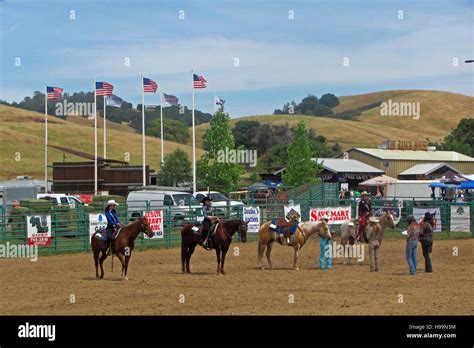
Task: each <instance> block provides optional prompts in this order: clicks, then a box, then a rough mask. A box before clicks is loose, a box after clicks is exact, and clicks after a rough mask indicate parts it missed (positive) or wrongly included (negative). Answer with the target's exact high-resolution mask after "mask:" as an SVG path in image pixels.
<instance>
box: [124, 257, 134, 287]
mask: <svg viewBox="0 0 474 348" xmlns="http://www.w3.org/2000/svg"><path fill="white" fill-rule="evenodd" d="M131 257H132V252H131V251H130V253H129V254H128V255H127V256H125V273H124V276H125V280H128V277H127V271H128V263H129V262H130V258H131Z"/></svg>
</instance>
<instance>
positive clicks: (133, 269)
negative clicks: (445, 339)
mask: <svg viewBox="0 0 474 348" xmlns="http://www.w3.org/2000/svg"><path fill="white" fill-rule="evenodd" d="M232 247H238V248H239V251H240V253H239V255H238V256H235V255H234V254H233V253H230V254H229V255H228V257H227V262H226V271H227V274H226V275H224V276H218V275H217V274H216V273H215V270H216V257H215V253H214V252H208V251H205V250H203V249H201V248H199V249H197V250H196V252H195V255H194V256H193V259H192V260H191V270H192V271H193V272H194V273H193V274H182V273H181V266H180V250H179V249H177V248H176V249H161V250H146V251H139V250H135V251H134V254H133V256H132V259H131V263H130V269H129V277H130V280H129V281H124V280H121V279H120V277H119V267H118V266H119V262H118V259H117V258H115V260H114V267H115V269H114V272H113V273H111V271H110V269H111V267H110V266H111V263H110V262H111V260H110V258H109V259H107V260H106V262H105V264H106V267H105V271H106V274H105V279H103V280H96V279H95V271H94V265H93V259H92V254H84V253H83V254H71V255H57V256H40V257H39V258H38V261H37V262H31V261H30V260H29V259H0V314H1V315H394V314H397V315H437V314H445V315H456V314H457V315H472V314H474V301H472V299H473V297H474V290H473V274H474V262H473V261H474V239H461V240H460V239H458V240H439V241H435V244H434V249H433V254H432V259H433V268H434V272H433V273H431V274H430V273H425V272H424V271H423V269H422V268H423V257H422V255H421V248H420V247H418V260H419V264H418V268H419V272H418V274H417V275H416V276H409V275H408V266H407V265H406V261H405V241H404V240H393V239H392V240H385V241H384V243H383V245H382V249H381V259H382V262H381V271H380V272H378V273H373V272H369V266H368V260H366V261H365V262H363V263H361V264H352V265H343V264H342V260H340V259H336V260H335V261H334V267H333V269H332V270H329V271H325V272H322V271H321V270H319V269H318V268H317V267H316V264H317V261H318V257H319V241H318V240H317V239H314V240H310V241H309V242H308V244H307V245H306V246H305V247H304V248H303V251H302V256H301V259H300V268H301V269H300V270H299V271H294V270H292V269H291V266H292V260H293V251H292V249H291V248H289V247H283V246H280V245H275V246H274V248H273V264H274V267H275V269H273V270H268V269H265V270H263V271H262V270H260V269H259V268H257V259H256V252H257V243H256V242H249V243H246V244H240V243H235V244H234V243H233V244H232V246H231V248H232ZM453 248H458V252H459V256H453ZM365 251H366V252H365V256H366V258H368V255H367V250H365ZM420 261H421V262H420ZM182 295H184V303H180V302H183V301H182V300H183V296H182ZM71 296H73V297H74V298H75V303H71V301H70V298H72V297H71ZM180 296H181V297H180ZM401 296H402V297H403V298H402V297H401ZM401 299H402V300H403V303H399V301H400V300H401ZM180 300H181V301H180ZM292 300H293V301H292ZM291 302H293V303H291Z"/></svg>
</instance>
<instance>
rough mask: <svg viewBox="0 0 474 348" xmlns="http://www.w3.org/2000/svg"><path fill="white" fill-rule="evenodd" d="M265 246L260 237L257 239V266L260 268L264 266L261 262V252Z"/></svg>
mask: <svg viewBox="0 0 474 348" xmlns="http://www.w3.org/2000/svg"><path fill="white" fill-rule="evenodd" d="M266 248H267V244H266V243H264V242H263V241H262V238H260V239H259V241H258V267H260V268H261V269H264V268H265V265H264V264H263V260H262V259H263V253H264V252H265V249H266Z"/></svg>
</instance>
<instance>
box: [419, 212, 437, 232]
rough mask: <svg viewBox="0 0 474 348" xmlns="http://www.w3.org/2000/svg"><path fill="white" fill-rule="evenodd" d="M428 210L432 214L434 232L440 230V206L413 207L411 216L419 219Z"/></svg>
mask: <svg viewBox="0 0 474 348" xmlns="http://www.w3.org/2000/svg"><path fill="white" fill-rule="evenodd" d="M426 212H429V213H430V214H431V215H433V214H434V215H433V220H434V223H435V228H434V231H435V232H441V224H442V221H441V208H413V216H414V217H415V219H416V221H420V220H422V219H423V217H424V216H425V213H426Z"/></svg>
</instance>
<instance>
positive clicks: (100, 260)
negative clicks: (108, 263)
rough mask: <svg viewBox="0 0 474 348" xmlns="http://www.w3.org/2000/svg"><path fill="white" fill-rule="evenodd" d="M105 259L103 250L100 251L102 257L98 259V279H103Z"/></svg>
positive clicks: (105, 255)
mask: <svg viewBox="0 0 474 348" xmlns="http://www.w3.org/2000/svg"><path fill="white" fill-rule="evenodd" d="M106 258H107V253H106V251H105V250H104V249H102V256H101V257H100V259H99V265H100V279H103V278H104V261H105V259H106Z"/></svg>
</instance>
